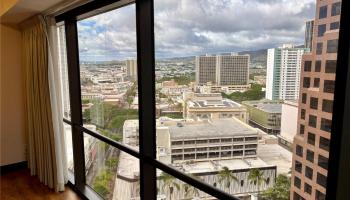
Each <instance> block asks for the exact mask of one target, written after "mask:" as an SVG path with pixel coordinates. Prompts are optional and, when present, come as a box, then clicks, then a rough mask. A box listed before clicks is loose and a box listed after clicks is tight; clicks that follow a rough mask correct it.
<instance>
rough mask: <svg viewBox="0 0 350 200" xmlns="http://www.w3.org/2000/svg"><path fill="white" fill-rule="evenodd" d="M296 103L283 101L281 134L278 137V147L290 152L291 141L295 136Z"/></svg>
mask: <svg viewBox="0 0 350 200" xmlns="http://www.w3.org/2000/svg"><path fill="white" fill-rule="evenodd" d="M297 120H298V102H297V101H285V102H284V103H283V104H282V114H281V134H280V135H278V136H277V137H278V142H279V144H280V145H282V146H284V147H286V148H287V149H289V150H290V151H291V150H292V145H293V139H294V136H295V135H296V134H297V128H298V125H297Z"/></svg>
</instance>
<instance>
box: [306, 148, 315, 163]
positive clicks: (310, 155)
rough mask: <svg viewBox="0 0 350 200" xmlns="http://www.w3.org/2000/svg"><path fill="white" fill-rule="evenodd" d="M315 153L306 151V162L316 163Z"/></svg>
mask: <svg viewBox="0 0 350 200" xmlns="http://www.w3.org/2000/svg"><path fill="white" fill-rule="evenodd" d="M314 154H315V153H314V152H313V151H311V150H309V149H308V150H306V160H308V161H310V162H312V163H313V162H314Z"/></svg>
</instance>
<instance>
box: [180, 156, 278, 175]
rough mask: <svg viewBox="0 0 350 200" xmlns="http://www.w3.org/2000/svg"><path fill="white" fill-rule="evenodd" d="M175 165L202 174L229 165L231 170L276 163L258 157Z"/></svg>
mask: <svg viewBox="0 0 350 200" xmlns="http://www.w3.org/2000/svg"><path fill="white" fill-rule="evenodd" d="M174 166H175V167H176V168H178V169H180V170H182V171H183V172H185V173H191V174H200V173H211V172H218V171H220V170H222V168H223V167H228V168H229V169H230V170H232V171H235V170H245V169H246V170H249V169H252V168H264V167H274V166H275V165H269V164H267V163H266V162H264V161H263V160H262V159H260V158H259V157H258V158H245V159H227V160H215V161H200V162H194V163H181V164H175V165H174Z"/></svg>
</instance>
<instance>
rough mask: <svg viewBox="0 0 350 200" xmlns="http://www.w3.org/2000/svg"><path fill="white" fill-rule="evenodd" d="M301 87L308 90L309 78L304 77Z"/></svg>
mask: <svg viewBox="0 0 350 200" xmlns="http://www.w3.org/2000/svg"><path fill="white" fill-rule="evenodd" d="M303 87H304V88H309V87H310V77H304V79H303Z"/></svg>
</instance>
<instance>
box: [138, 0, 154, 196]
mask: <svg viewBox="0 0 350 200" xmlns="http://www.w3.org/2000/svg"><path fill="white" fill-rule="evenodd" d="M136 31H137V33H136V34H137V75H138V89H139V105H140V107H139V123H140V125H139V126H140V128H139V135H140V136H139V139H140V142H139V144H140V154H141V158H140V188H141V189H140V196H141V199H147V200H148V199H157V186H156V184H157V179H156V168H155V166H152V165H151V164H150V163H147V162H145V159H144V158H145V157H148V158H152V159H156V121H155V85H154V83H155V69H154V64H155V61H154V17H153V0H138V1H136Z"/></svg>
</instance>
